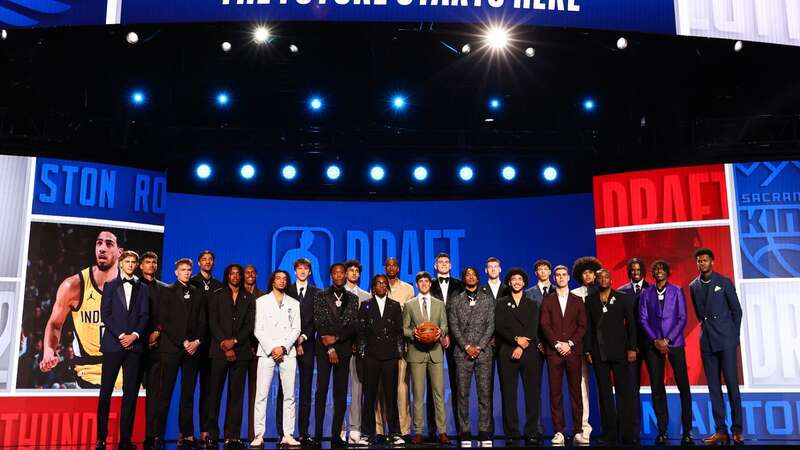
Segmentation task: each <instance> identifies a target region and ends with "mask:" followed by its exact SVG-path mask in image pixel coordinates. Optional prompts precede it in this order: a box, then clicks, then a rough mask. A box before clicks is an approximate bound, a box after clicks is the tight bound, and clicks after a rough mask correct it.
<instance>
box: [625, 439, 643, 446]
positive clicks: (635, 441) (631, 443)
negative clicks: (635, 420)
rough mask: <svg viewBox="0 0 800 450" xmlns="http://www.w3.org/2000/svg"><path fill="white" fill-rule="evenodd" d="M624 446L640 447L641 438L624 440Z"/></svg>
mask: <svg viewBox="0 0 800 450" xmlns="http://www.w3.org/2000/svg"><path fill="white" fill-rule="evenodd" d="M622 445H628V446H634V447H638V446H639V438H624V439H623V440H622Z"/></svg>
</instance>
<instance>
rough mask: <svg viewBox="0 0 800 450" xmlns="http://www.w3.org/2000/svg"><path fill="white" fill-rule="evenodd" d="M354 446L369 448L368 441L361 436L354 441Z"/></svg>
mask: <svg viewBox="0 0 800 450" xmlns="http://www.w3.org/2000/svg"><path fill="white" fill-rule="evenodd" d="M356 445H363V446H365V447H367V446H369V439H367V438H366V437H365V436H361V437H360V438H358V441H356Z"/></svg>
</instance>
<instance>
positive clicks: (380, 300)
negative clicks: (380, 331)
mask: <svg viewBox="0 0 800 450" xmlns="http://www.w3.org/2000/svg"><path fill="white" fill-rule="evenodd" d="M375 301H376V302H378V311H380V313H381V317H383V310H384V308H386V297H385V296H384V297H382V298H381V297H378V296H375Z"/></svg>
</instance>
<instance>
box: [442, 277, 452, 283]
mask: <svg viewBox="0 0 800 450" xmlns="http://www.w3.org/2000/svg"><path fill="white" fill-rule="evenodd" d="M448 281H450V278H445V277H439V283H447V282H448Z"/></svg>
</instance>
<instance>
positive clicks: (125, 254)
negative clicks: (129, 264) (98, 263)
mask: <svg viewBox="0 0 800 450" xmlns="http://www.w3.org/2000/svg"><path fill="white" fill-rule="evenodd" d="M125 258H133V259H135V260H136V262H139V254H138V253H136V252H135V251H133V250H125V251H124V252H122V254H121V255H119V260H120V261H124V260H125Z"/></svg>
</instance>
